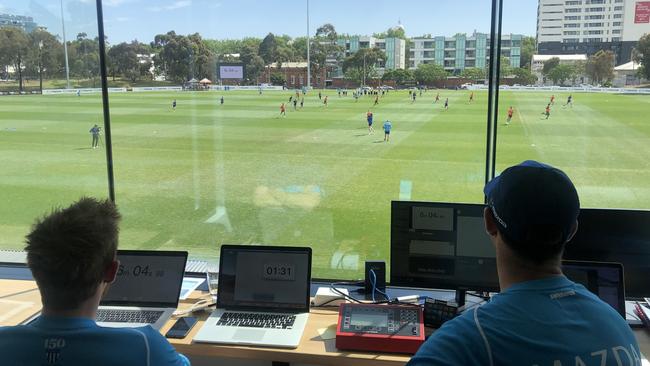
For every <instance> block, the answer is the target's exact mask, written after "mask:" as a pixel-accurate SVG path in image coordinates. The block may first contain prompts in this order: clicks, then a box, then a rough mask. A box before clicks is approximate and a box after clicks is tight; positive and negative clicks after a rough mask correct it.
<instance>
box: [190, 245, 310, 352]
mask: <svg viewBox="0 0 650 366" xmlns="http://www.w3.org/2000/svg"><path fill="white" fill-rule="evenodd" d="M310 282H311V248H298V247H272V246H243V245H223V246H222V247H221V257H220V260H219V287H218V289H217V309H216V310H215V311H214V312H212V314H211V315H210V317H209V318H208V319H207V320H206V322H205V324H204V325H203V327H202V328H201V329H200V330H199V332H198V333H197V335H196V336H194V342H204V343H224V344H239V345H256V346H269V347H281V348H296V347H298V344H299V343H300V339H301V338H302V334H303V332H304V329H305V325H306V324H307V317H308V316H309V288H310Z"/></svg>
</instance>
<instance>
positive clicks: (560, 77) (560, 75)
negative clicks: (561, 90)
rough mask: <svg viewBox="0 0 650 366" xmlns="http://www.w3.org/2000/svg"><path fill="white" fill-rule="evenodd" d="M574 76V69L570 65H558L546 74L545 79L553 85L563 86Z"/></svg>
mask: <svg viewBox="0 0 650 366" xmlns="http://www.w3.org/2000/svg"><path fill="white" fill-rule="evenodd" d="M573 75H574V68H573V66H571V65H567V64H559V65H557V66H556V67H554V68H552V69H551V71H549V72H548V74H547V77H548V78H549V79H551V81H553V84H555V85H564V83H565V82H566V81H567V80H571V79H572V78H573Z"/></svg>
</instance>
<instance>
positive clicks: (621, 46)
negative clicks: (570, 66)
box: [537, 0, 650, 64]
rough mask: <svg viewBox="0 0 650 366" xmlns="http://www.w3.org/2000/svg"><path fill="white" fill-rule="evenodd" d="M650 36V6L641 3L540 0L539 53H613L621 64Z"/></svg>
mask: <svg viewBox="0 0 650 366" xmlns="http://www.w3.org/2000/svg"><path fill="white" fill-rule="evenodd" d="M644 33H650V5H649V3H648V2H647V1H641V0H539V3H538V7H537V52H538V53H539V54H546V55H559V54H586V55H588V56H590V55H593V54H594V53H596V52H598V51H599V50H611V51H613V52H614V53H615V54H616V58H617V63H618V64H620V63H624V62H628V61H630V59H631V54H632V48H633V47H634V45H635V44H636V42H637V41H638V40H639V38H640V37H641V36H642V35H643V34H644Z"/></svg>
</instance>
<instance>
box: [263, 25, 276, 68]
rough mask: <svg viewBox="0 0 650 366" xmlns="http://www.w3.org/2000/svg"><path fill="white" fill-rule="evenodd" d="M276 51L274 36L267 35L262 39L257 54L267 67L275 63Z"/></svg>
mask: <svg viewBox="0 0 650 366" xmlns="http://www.w3.org/2000/svg"><path fill="white" fill-rule="evenodd" d="M277 50H278V45H277V42H276V40H275V36H274V35H273V33H269V34H267V35H266V37H264V39H263V40H262V43H260V47H259V50H258V54H259V55H260V57H262V59H263V60H264V62H265V63H266V64H267V65H268V64H270V63H271V62H274V61H275V57H276V55H277Z"/></svg>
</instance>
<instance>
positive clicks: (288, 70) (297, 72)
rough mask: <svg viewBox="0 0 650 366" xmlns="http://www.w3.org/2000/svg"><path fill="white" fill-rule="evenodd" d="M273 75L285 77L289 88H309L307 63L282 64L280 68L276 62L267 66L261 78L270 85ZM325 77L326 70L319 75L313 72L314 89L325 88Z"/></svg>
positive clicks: (312, 84) (312, 82)
mask: <svg viewBox="0 0 650 366" xmlns="http://www.w3.org/2000/svg"><path fill="white" fill-rule="evenodd" d="M273 73H280V74H282V75H284V78H285V80H286V81H287V82H286V84H285V86H286V87H287V88H302V87H303V86H307V62H282V63H281V64H280V67H279V68H278V65H277V63H276V62H274V63H272V64H270V65H267V66H266V69H265V70H264V75H263V76H262V77H261V78H260V79H261V82H264V83H269V84H270V83H271V74H273ZM325 76H326V71H325V70H321V72H320V73H319V74H318V75H316V74H314V72H313V70H312V78H311V86H312V87H314V88H324V87H325Z"/></svg>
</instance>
